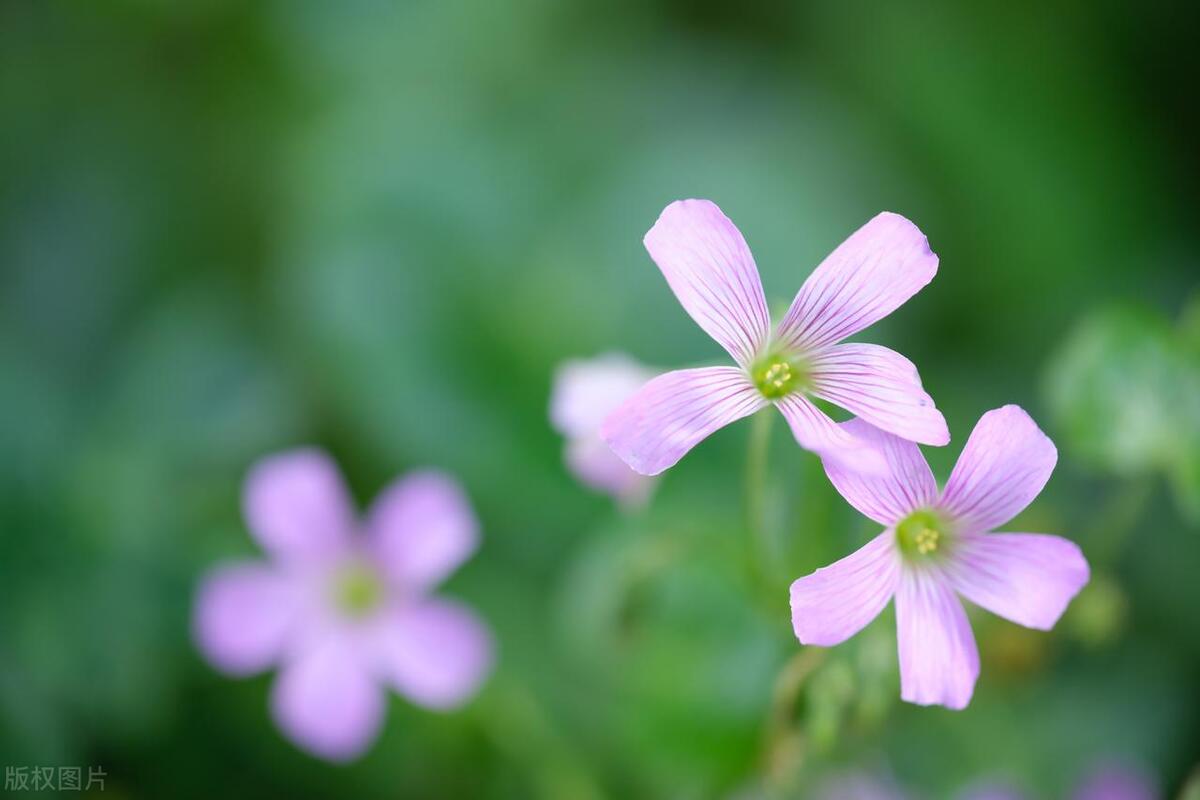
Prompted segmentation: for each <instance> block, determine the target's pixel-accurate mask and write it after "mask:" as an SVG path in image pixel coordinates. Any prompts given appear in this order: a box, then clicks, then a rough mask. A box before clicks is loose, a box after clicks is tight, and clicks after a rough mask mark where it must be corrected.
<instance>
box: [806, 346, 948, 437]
mask: <svg viewBox="0 0 1200 800" xmlns="http://www.w3.org/2000/svg"><path fill="white" fill-rule="evenodd" d="M809 368H810V369H811V371H812V372H811V374H812V381H813V394H814V395H816V396H817V397H820V398H822V399H824V400H828V401H829V402H831V403H836V404H837V405H839V406H841V407H842V408H844V409H846V410H847V411H849V412H851V413H853V414H855V415H856V416H858V417H861V418H862V419H865V420H866V421H867V422H869V423H871V424H872V425H874V426H875V427H877V428H882V429H883V430H885V431H887V432H888V433H894V434H896V435H897V436H899V437H900V438H901V439H908V440H910V441H914V442H920V443H921V444H931V445H937V446H941V445H944V444H946V443H947V442H949V441H950V430H949V429H948V428H947V427H946V420H945V418H944V417H943V416H942V412H940V411H938V410H937V408H936V407H935V406H934V404H933V399H932V398H931V397H930V396H929V395H928V394H926V393H925V390H924V389H922V388H921V377H920V376H919V375H918V374H917V368H916V367H915V366H913V363H912V362H911V361H909V360H908V359H907V358H905V357H904V356H902V355H900V354H899V353H897V352H896V351H894V350H889V349H888V348H886V347H880V346H879V345H877V344H861V343H854V344H838V345H833V346H831V347H828V348H825V349H823V350H820V351H818V352H817V353H815V354H814V355H812V356H811V360H810V361H809Z"/></svg>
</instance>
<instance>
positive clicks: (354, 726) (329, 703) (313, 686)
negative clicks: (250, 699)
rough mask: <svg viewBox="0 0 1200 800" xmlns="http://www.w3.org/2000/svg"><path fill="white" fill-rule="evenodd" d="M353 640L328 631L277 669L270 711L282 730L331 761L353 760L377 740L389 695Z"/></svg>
mask: <svg viewBox="0 0 1200 800" xmlns="http://www.w3.org/2000/svg"><path fill="white" fill-rule="evenodd" d="M350 644H351V643H350V642H349V641H348V640H347V639H345V638H343V637H336V636H329V637H324V638H323V639H322V641H321V642H320V643H319V644H314V646H312V647H310V648H308V649H306V650H304V651H303V652H302V653H301V654H299V655H298V656H297V657H296V658H294V659H293V660H292V661H291V662H290V663H288V664H287V665H286V666H285V667H284V668H283V669H282V670H281V671H280V673H279V676H278V678H276V680H275V685H274V687H272V690H271V711H272V714H273V716H274V717H275V722H276V724H278V725H279V727H280V729H281V730H282V731H283V732H284V734H285V735H286V736H287V737H288V738H289V739H291V740H292V741H293V742H295V744H296V745H297V746H299V747H301V748H303V749H304V750H307V751H308V752H310V753H312V754H313V755H316V756H319V757H321V758H324V759H328V760H330V761H349V760H352V759H354V758H356V757H357V756H359V755H361V754H362V752H363V751H364V750H366V749H367V747H368V746H369V745H370V744H371V742H373V741H374V740H375V737H376V735H377V734H378V733H379V728H380V725H381V723H382V722H383V712H384V708H385V697H384V692H383V690H382V689H381V688H380V687H379V686H378V685H377V684H376V683H375V681H374V680H373V679H372V676H371V674H370V670H369V668H368V665H367V664H366V663H365V661H364V659H363V658H362V656H361V654H360V653H359V652H358V651H357V650H356V649H355V648H353V647H351V646H348V645H350Z"/></svg>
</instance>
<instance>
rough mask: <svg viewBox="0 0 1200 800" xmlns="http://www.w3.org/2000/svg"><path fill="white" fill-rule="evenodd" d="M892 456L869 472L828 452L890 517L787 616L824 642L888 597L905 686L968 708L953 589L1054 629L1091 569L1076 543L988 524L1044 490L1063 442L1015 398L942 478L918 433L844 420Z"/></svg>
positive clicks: (854, 490) (969, 662)
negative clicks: (912, 438)
mask: <svg viewBox="0 0 1200 800" xmlns="http://www.w3.org/2000/svg"><path fill="white" fill-rule="evenodd" d="M843 426H844V427H846V428H848V429H850V432H851V433H853V434H854V435H856V436H858V437H859V438H860V439H862V440H863V441H864V442H867V443H869V445H868V446H870V447H873V448H874V449H876V450H877V452H879V453H880V454H881V456H882V457H883V458H884V459H885V460H886V463H887V465H888V470H887V471H886V472H884V473H881V474H866V473H863V472H856V471H854V470H852V469H848V468H846V466H845V465H843V464H840V463H838V462H836V461H830V460H826V461H825V471H826V474H827V475H828V476H829V479H830V480H831V481H832V482H833V485H834V486H835V487H836V488H837V490H838V492H840V493H841V495H842V497H844V498H845V499H846V501H847V502H849V503H850V505H852V506H854V507H855V508H856V509H858V510H859V511H861V512H862V513H863V514H865V515H866V516H868V517H870V518H871V519H872V520H874V521H875V522H878V523H879V524H880V525H884V526H886V528H887V529H886V530H885V531H884V532H883V533H881V534H879V535H878V536H877V537H875V538H874V539H872V540H871V541H870V542H869V543H867V544H866V545H865V546H864V547H862V548H861V549H860V550H858V551H857V552H855V553H852V554H851V555H849V556H847V557H845V558H843V559H842V560H840V561H838V562H836V563H834V564H831V565H829V566H827V567H824V568H822V569H818V570H817V571H816V572H814V573H812V574H811V575H808V576H806V577H803V578H800V579H799V580H797V581H795V582H794V583H793V584H792V589H791V603H792V624H793V627H794V629H795V632H796V636H797V638H799V640H800V641H801V642H802V643H803V644H811V645H822V646H832V645H835V644H839V643H841V642H843V641H845V640H846V639H848V638H850V637H851V636H853V635H854V634H855V633H857V632H858V631H859V630H861V629H862V628H863V627H865V626H866V624H867V623H869V622H870V621H871V620H873V619H874V618H875V617H876V615H878V614H879V612H881V611H882V610H883V609H884V607H885V606H886V605H887V604H888V602H889V601H890V600H892V599H893V598H894V599H895V602H896V637H897V643H898V646H899V655H900V686H901V696H902V697H903V699H905V700H907V701H909V702H912V703H918V704H921V705H931V704H939V705H944V706H948V707H950V708H956V709H957V708H964V707H965V706H966V705H967V703H968V702H969V701H970V699H971V694H972V692H973V691H974V688H975V679H976V678H977V677H978V675H979V653H978V651H977V650H976V647H975V639H974V636H973V635H972V633H971V627H970V625H969V624H968V622H967V616H966V613H965V612H964V610H963V606H962V603H960V602H959V600H958V597H957V595H962V596H963V597H965V598H966V599H968V600H970V601H971V602H973V603H974V604H976V605H978V606H982V607H983V608H985V609H987V610H989V611H991V612H993V613H995V614H998V615H1000V616H1002V617H1005V618H1007V619H1009V620H1012V621H1013V622H1016V623H1019V624H1021V625H1024V626H1026V627H1029V628H1038V629H1041V630H1049V629H1050V628H1051V627H1053V626H1054V623H1055V622H1057V621H1058V618H1059V617H1060V616H1061V615H1062V613H1063V611H1064V610H1065V609H1066V607H1067V604H1068V603H1069V602H1070V601H1071V598H1073V597H1074V596H1075V595H1076V593H1078V592H1079V590H1080V589H1081V588H1083V586H1084V584H1086V583H1087V581H1088V577H1089V569H1088V564H1087V561H1086V560H1085V559H1084V557H1083V554H1082V552H1080V550H1079V548H1078V547H1077V546H1076V545H1075V544H1074V543H1072V542H1070V541H1068V540H1066V539H1063V538H1060V537H1058V536H1047V535H1044V534H1036V533H989V531H992V530H993V529H995V528H996V527H998V526H1000V525H1003V524H1004V523H1006V522H1008V521H1009V520H1010V519H1012V518H1013V517H1014V516H1016V514H1017V513H1019V512H1020V511H1021V510H1022V509H1024V508H1025V507H1026V506H1027V505H1029V503H1030V502H1032V501H1033V499H1034V498H1035V497H1037V495H1038V494H1039V493H1040V492H1041V490H1042V487H1043V486H1045V484H1046V481H1047V480H1049V478H1050V473H1051V472H1053V471H1054V465H1055V462H1056V461H1057V459H1058V451H1057V450H1056V449H1055V447H1054V444H1053V443H1052V442H1051V441H1050V439H1049V438H1047V436H1046V435H1045V434H1044V433H1042V431H1041V430H1040V429H1039V428H1038V427H1037V425H1036V424H1035V423H1034V421H1033V420H1032V419H1030V417H1029V415H1028V414H1026V413H1025V411H1024V410H1022V409H1021V408H1020V407H1018V406H1013V405H1009V406H1004V407H1003V408H998V409H995V410H992V411H989V412H987V413H986V414H984V415H983V416H982V417H981V418H980V420H979V422H978V423H977V424H976V426H975V430H974V431H972V432H971V436H970V438H969V439H968V441H967V444H966V447H964V448H963V451H962V454H961V455H960V456H959V459H958V463H957V464H956V465H955V467H954V470H953V472H952V473H951V475H950V480H949V481H948V482H947V483H946V486H945V489H944V490H942V491H941V492H939V491H938V486H937V483H936V482H935V480H934V478H933V473H932V472H931V471H930V469H929V465H928V464H927V463H926V461H925V458H924V457H923V456H922V455H921V451H920V449H919V448H918V447H917V446H916V445H915V444H913V443H912V442H909V441H905V440H903V439H900V438H899V437H897V436H894V435H892V434H889V433H886V432H884V431H880V430H878V429H877V428H874V427H873V426H871V425H869V424H867V423H865V422H863V421H862V420H857V419H856V420H851V421H849V422H846V423H843Z"/></svg>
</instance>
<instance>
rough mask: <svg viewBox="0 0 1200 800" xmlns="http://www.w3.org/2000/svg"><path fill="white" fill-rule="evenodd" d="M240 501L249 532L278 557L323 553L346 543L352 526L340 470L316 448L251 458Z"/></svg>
mask: <svg viewBox="0 0 1200 800" xmlns="http://www.w3.org/2000/svg"><path fill="white" fill-rule="evenodd" d="M242 505H243V508H244V513H245V515H246V522H247V524H248V525H249V526H250V531H251V533H253V534H254V536H255V538H256V539H258V542H259V544H260V545H262V547H263V548H264V549H265V550H266V551H267V552H269V553H271V554H272V555H274V556H275V557H277V558H281V559H306V560H319V559H323V558H327V557H328V556H330V555H332V554H334V553H337V552H340V551H342V550H343V549H344V548H345V547H347V546H348V543H349V541H350V537H351V533H352V531H353V529H354V509H353V506H352V505H351V502H350V495H349V493H348V492H347V491H346V486H345V484H344V483H343V482H342V476H341V473H340V472H339V471H338V468H337V465H336V464H335V463H334V462H333V460H332V459H331V458H329V456H327V455H326V454H325V453H323V452H321V451H320V450H316V449H308V448H306V449H302V450H292V451H290V452H286V453H280V454H278V455H273V456H268V457H266V458H264V459H262V460H261V461H259V462H258V463H257V464H255V465H254V467H253V468H252V469H251V470H250V474H249V475H248V476H247V478H246V484H245V487H244V493H243V497H242Z"/></svg>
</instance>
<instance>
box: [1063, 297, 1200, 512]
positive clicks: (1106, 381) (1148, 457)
mask: <svg viewBox="0 0 1200 800" xmlns="http://www.w3.org/2000/svg"><path fill="white" fill-rule="evenodd" d="M1195 314H1196V311H1195V310H1194V308H1193V309H1190V310H1189V311H1188V312H1186V314H1185V318H1184V325H1183V326H1181V327H1180V329H1179V330H1174V329H1172V327H1171V325H1170V323H1169V322H1168V321H1167V320H1166V319H1165V318H1163V317H1162V315H1160V314H1155V313H1153V312H1150V311H1140V310H1136V309H1129V308H1116V309H1111V310H1107V311H1101V312H1097V313H1094V314H1092V315H1091V316H1089V317H1088V318H1086V319H1085V320H1083V321H1082V322H1081V323H1079V325H1078V326H1077V327H1076V328H1075V329H1074V330H1073V331H1072V332H1071V334H1070V335H1069V336H1068V337H1067V340H1066V341H1065V342H1064V343H1063V345H1062V346H1061V349H1060V350H1059V352H1058V353H1057V355H1055V356H1054V358H1053V359H1052V361H1051V363H1050V366H1049V368H1048V373H1049V376H1050V377H1049V395H1050V405H1051V409H1052V410H1053V411H1054V412H1055V413H1056V414H1057V415H1058V417H1059V423H1060V425H1061V426H1062V430H1063V432H1064V434H1065V435H1066V437H1067V443H1068V446H1070V447H1071V448H1072V449H1073V450H1074V451H1075V452H1076V453H1077V454H1078V455H1079V456H1080V457H1082V458H1085V459H1088V460H1089V461H1091V462H1093V463H1095V464H1096V465H1098V466H1100V467H1102V468H1104V469H1106V470H1108V471H1109V472H1113V473H1115V474H1117V475H1120V476H1122V477H1130V476H1133V475H1137V474H1139V473H1147V472H1151V471H1162V472H1164V473H1165V474H1166V475H1167V476H1168V478H1169V479H1170V481H1171V485H1172V488H1173V490H1174V492H1175V497H1176V500H1177V502H1178V503H1179V506H1180V508H1181V509H1183V511H1184V512H1185V513H1187V514H1188V516H1190V517H1191V519H1192V521H1193V522H1197V523H1200V346H1196V345H1197V342H1194V341H1190V340H1189V339H1190V337H1191V336H1192V335H1193V334H1192V332H1191V331H1189V330H1188V327H1187V326H1188V325H1191V324H1194V323H1193V322H1192V321H1191V320H1190V319H1189V318H1188V317H1189V315H1195Z"/></svg>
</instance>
